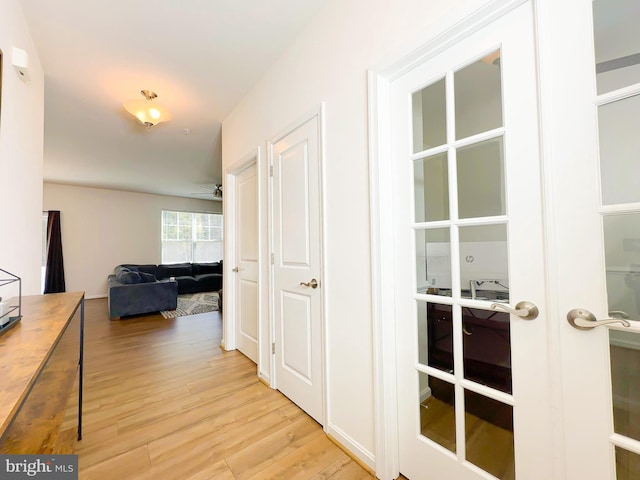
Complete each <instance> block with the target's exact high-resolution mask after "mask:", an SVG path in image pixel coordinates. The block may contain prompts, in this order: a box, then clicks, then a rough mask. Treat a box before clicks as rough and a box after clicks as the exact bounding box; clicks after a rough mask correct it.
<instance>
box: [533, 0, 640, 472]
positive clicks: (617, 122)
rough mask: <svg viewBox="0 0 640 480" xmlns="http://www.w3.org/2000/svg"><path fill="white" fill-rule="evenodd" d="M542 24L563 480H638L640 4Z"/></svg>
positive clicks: (599, 3) (577, 7) (554, 5)
mask: <svg viewBox="0 0 640 480" xmlns="http://www.w3.org/2000/svg"><path fill="white" fill-rule="evenodd" d="M540 19H541V25H542V27H543V29H542V30H541V31H542V33H543V34H542V36H541V54H542V59H543V67H544V70H543V75H542V80H543V82H546V85H548V89H547V90H546V94H543V112H544V113H543V117H542V124H543V125H545V123H547V124H548V125H549V126H548V128H547V129H546V132H545V137H546V138H547V143H548V145H549V150H550V153H551V155H552V157H553V158H552V159H551V160H552V161H553V162H554V164H555V166H554V168H553V173H554V175H553V176H552V177H550V181H549V184H548V189H549V192H550V194H551V195H552V196H553V198H554V199H555V200H554V202H553V206H554V208H553V213H552V214H550V216H549V217H550V219H551V222H550V224H549V230H550V232H551V233H552V236H553V239H554V240H553V242H551V243H550V249H549V251H550V253H551V254H552V255H553V258H551V259H550V262H549V264H550V267H549V268H550V273H551V274H552V278H554V279H555V283H554V285H553V286H552V288H553V289H554V290H555V291H556V292H557V301H556V304H555V309H554V312H553V313H554V316H555V317H556V318H557V321H558V322H559V326H558V334H559V339H560V342H559V344H558V347H559V348H558V354H557V356H556V363H557V364H558V367H559V368H558V375H559V379H560V381H559V385H561V390H560V391H561V396H562V397H561V401H562V405H563V408H562V416H561V418H559V419H558V420H559V423H561V424H562V426H563V432H564V442H563V444H561V446H562V454H563V456H564V458H565V460H566V462H565V465H564V471H560V472H559V475H558V478H568V479H588V480H590V479H594V480H596V479H597V480H600V479H604V480H610V479H616V480H637V479H640V371H639V368H640V321H639V320H640V309H639V308H640V180H639V179H640V163H639V161H638V152H639V151H640V140H639V138H640V137H639V135H638V132H639V130H640V54H639V52H640V34H639V31H638V25H639V24H640V4H639V3H638V2H637V1H631V0H594V1H591V0H567V1H563V2H543V3H542V6H541V10H540ZM598 320H600V321H602V322H598ZM576 323H577V325H576ZM575 326H577V327H581V328H574V327H575ZM591 327H592V328H591Z"/></svg>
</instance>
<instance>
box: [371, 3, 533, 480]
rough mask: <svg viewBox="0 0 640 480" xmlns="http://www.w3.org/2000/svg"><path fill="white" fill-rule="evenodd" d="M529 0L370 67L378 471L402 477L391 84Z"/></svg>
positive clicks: (489, 10) (495, 9)
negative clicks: (389, 182)
mask: <svg viewBox="0 0 640 480" xmlns="http://www.w3.org/2000/svg"><path fill="white" fill-rule="evenodd" d="M526 1H527V0H493V1H490V2H488V3H487V4H486V5H484V6H483V7H481V8H479V9H478V10H476V11H475V12H473V13H472V14H471V15H468V16H466V17H465V18H463V19H462V20H461V21H459V22H457V23H456V24H455V25H453V26H452V27H450V28H448V29H447V30H445V31H444V32H442V33H441V34H439V35H437V36H435V37H434V38H433V39H431V40H429V41H427V42H426V43H424V44H423V45H421V46H419V47H418V48H417V49H415V50H414V51H412V52H411V53H409V54H407V55H405V56H403V57H402V58H399V59H397V60H396V61H392V62H390V63H389V64H388V65H385V66H381V67H379V68H374V69H372V70H370V71H369V73H368V87H369V94H368V107H369V108H368V112H369V114H368V117H369V119H368V120H369V121H368V127H369V128H368V129H369V190H370V223H371V280H372V287H371V290H372V292H371V293H372V298H373V300H372V317H373V347H374V348H373V360H374V361H373V364H374V408H375V431H376V434H375V435H376V438H375V445H376V457H375V463H376V474H377V476H378V478H380V479H381V480H391V479H395V478H397V477H398V475H399V473H400V471H399V468H400V467H399V451H398V408H397V406H398V402H397V388H396V335H395V333H396V319H395V305H394V302H395V300H394V298H393V285H394V283H395V282H394V280H395V279H394V275H395V273H394V265H393V261H392V255H389V252H392V251H393V245H394V241H393V197H392V195H391V191H390V189H389V188H387V187H386V184H387V180H388V179H389V178H390V176H391V168H390V158H391V155H390V154H391V138H390V137H391V128H390V93H389V89H390V84H391V82H393V81H394V80H396V79H398V78H399V77H401V76H402V75H404V74H406V73H408V72H410V71H411V70H413V69H414V68H416V67H417V66H419V65H421V64H423V63H424V62H426V61H428V60H429V59H431V58H433V57H434V56H436V55H438V54H439V53H441V52H443V51H445V50H446V49H447V48H449V47H451V46H452V45H454V44H456V43H457V42H459V41H460V40H462V39H463V38H465V37H467V36H469V35H471V34H472V33H475V32H477V31H479V30H480V29H482V28H483V27H485V26H486V25H488V24H490V23H491V22H493V21H494V20H496V19H498V18H500V17H502V16H503V15H505V14H507V13H509V12H511V11H512V10H514V9H515V8H517V7H518V6H520V5H522V4H523V3H526Z"/></svg>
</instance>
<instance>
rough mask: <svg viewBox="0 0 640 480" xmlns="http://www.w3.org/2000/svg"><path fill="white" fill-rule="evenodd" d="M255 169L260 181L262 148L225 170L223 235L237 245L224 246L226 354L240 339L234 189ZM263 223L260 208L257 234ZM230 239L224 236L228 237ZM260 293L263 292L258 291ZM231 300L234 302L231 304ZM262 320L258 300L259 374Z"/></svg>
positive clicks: (223, 279) (223, 331)
mask: <svg viewBox="0 0 640 480" xmlns="http://www.w3.org/2000/svg"><path fill="white" fill-rule="evenodd" d="M253 164H255V165H256V170H257V172H256V175H257V177H258V179H259V178H260V147H256V148H255V149H253V150H252V151H250V152H249V153H247V154H246V155H244V156H243V157H242V158H240V160H238V161H237V162H234V163H233V164H232V165H231V166H230V167H228V168H227V169H225V171H224V174H223V179H224V186H223V191H224V192H225V201H224V202H223V225H224V232H233V238H234V241H233V242H230V241H225V242H224V261H223V264H222V265H223V272H222V273H223V275H222V282H223V288H224V292H225V298H226V299H227V301H226V302H225V305H224V308H223V309H222V341H221V345H224V347H223V348H224V350H235V349H236V348H237V339H236V324H235V322H236V320H237V318H236V304H235V298H236V296H237V292H236V282H235V275H234V274H233V272H232V269H233V267H234V266H235V265H236V263H237V262H236V257H237V252H236V243H235V237H236V232H237V229H238V225H236V206H237V204H238V201H237V198H236V195H237V192H236V188H235V177H236V176H237V175H238V174H240V173H241V172H242V171H244V170H245V169H247V168H249V167H250V166H251V165H253ZM256 183H257V184H258V192H257V198H260V182H259V181H258V182H256ZM261 222H262V215H261V210H260V209H259V208H258V232H260V225H261ZM227 236H231V235H228V234H226V233H225V237H227ZM260 238H261V236H260V235H258V282H260V272H261V269H262V258H261V245H262V240H261V239H260ZM258 291H260V288H258ZM230 300H231V301H230ZM261 318H262V308H261V302H260V298H258V339H257V340H258V371H259V370H260V343H261V334H260V319H261Z"/></svg>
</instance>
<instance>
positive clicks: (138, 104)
mask: <svg viewBox="0 0 640 480" xmlns="http://www.w3.org/2000/svg"><path fill="white" fill-rule="evenodd" d="M140 93H141V94H142V95H143V96H144V98H146V100H127V101H126V102H124V104H123V106H124V109H125V110H126V111H127V112H129V113H130V114H131V115H133V116H134V117H136V118H137V119H138V121H139V122H140V123H141V124H142V125H145V126H146V127H147V130H149V129H150V128H151V127H153V126H154V125H157V124H158V123H160V122H166V121H168V120H171V118H172V117H173V115H171V112H170V111H169V110H167V109H166V108H164V107H163V106H162V105H159V104H158V103H157V102H153V101H152V100H153V99H154V98H157V97H158V95H156V93H155V92H152V91H151V90H141V91H140Z"/></svg>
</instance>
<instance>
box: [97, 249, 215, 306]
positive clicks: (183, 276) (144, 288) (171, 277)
mask: <svg viewBox="0 0 640 480" xmlns="http://www.w3.org/2000/svg"><path fill="white" fill-rule="evenodd" d="M107 283H108V301H109V317H110V318H111V319H117V318H120V317H123V316H127V315H138V314H142V313H151V312H158V311H161V310H175V309H176V307H177V304H178V295H180V294H183V293H198V292H214V291H219V290H220V289H222V261H220V262H214V263H178V264H164V265H162V264H161V265H138V264H122V265H118V266H117V267H116V268H115V269H114V273H113V275H109V277H108V279H107Z"/></svg>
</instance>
